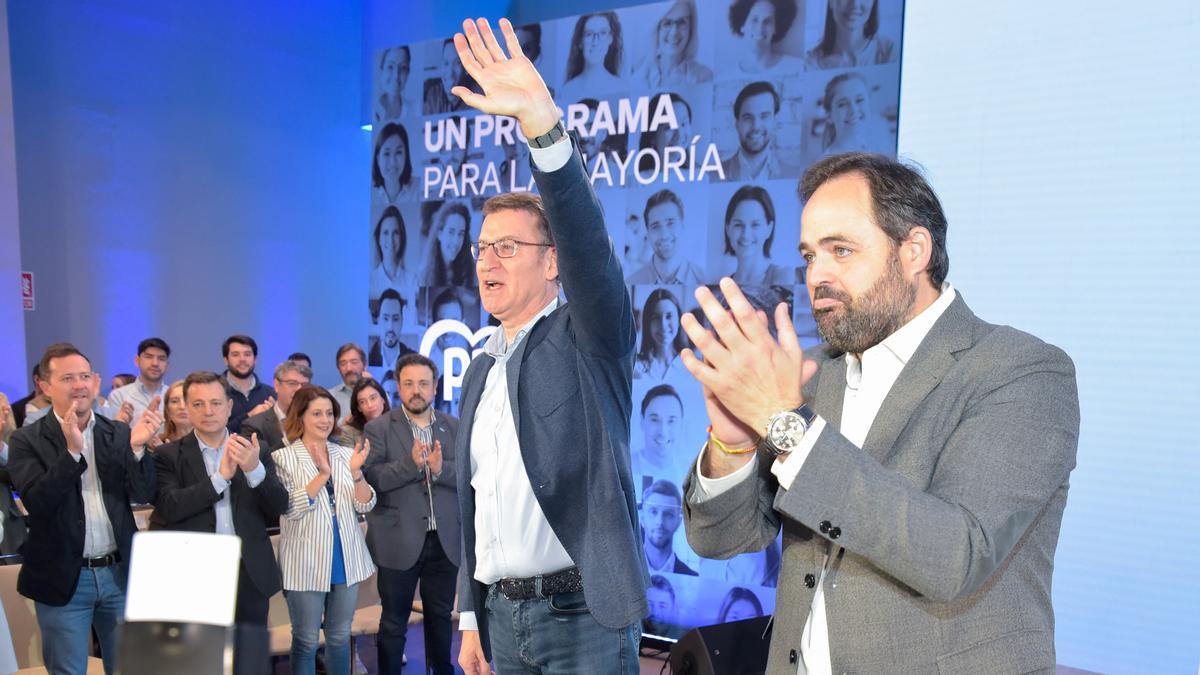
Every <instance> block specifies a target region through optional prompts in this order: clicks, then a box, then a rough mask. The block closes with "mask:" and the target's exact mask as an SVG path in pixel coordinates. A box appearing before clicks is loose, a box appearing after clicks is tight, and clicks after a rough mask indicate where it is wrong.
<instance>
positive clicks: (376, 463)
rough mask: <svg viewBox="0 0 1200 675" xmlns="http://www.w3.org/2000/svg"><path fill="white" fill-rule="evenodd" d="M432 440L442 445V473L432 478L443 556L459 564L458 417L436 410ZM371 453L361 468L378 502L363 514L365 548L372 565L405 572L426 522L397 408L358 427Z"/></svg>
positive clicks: (408, 437) (421, 487) (421, 489)
mask: <svg viewBox="0 0 1200 675" xmlns="http://www.w3.org/2000/svg"><path fill="white" fill-rule="evenodd" d="M435 414H436V415H437V419H436V420H435V421H434V423H433V440H434V441H441V443H442V473H441V475H439V476H438V477H437V478H436V479H435V480H434V481H433V514H434V516H436V517H437V533H438V541H440V542H441V543H442V550H443V551H445V552H446V557H447V558H449V559H450V562H452V563H454V564H455V565H459V566H461V556H462V526H461V524H460V522H459V517H458V462H457V461H456V457H455V447H454V438H455V436H456V435H457V433H458V418H456V417H453V416H451V415H446V414H443V413H440V412H439V413H435ZM363 433H364V435H365V436H366V439H367V440H368V441H370V442H371V452H370V454H368V455H367V463H366V465H365V466H364V467H363V475H365V476H366V477H367V482H368V483H370V484H371V487H373V488H375V494H376V495H378V497H379V501H378V502H377V503H376V504H375V509H374V510H373V511H371V512H370V513H368V514H367V548H368V549H370V551H371V556H372V557H373V558H374V559H375V564H376V565H379V566H380V567H388V568H391V569H394V570H406V569H408V568H410V567H412V566H413V565H415V564H417V558H418V557H419V556H420V555H421V548H422V547H423V546H424V545H425V531H426V529H427V528H428V526H429V495H428V493H427V492H426V490H425V474H424V472H422V471H421V470H419V469H418V468H417V465H416V463H414V462H413V460H412V446H413V435H412V428H411V427H409V425H408V418H407V417H405V416H404V411H403V410H400V409H399V408H396V409H393V410H392V411H391V412H389V413H387V414H386V415H380V416H379V417H376V418H375V419H373V420H371V421H370V422H368V423H367V426H366V428H365V429H364V430H363Z"/></svg>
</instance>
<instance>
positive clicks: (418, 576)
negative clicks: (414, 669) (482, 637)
mask: <svg viewBox="0 0 1200 675" xmlns="http://www.w3.org/2000/svg"><path fill="white" fill-rule="evenodd" d="M378 579H379V598H380V600H382V602H383V613H382V616H381V617H380V620H379V636H378V638H377V640H378V644H379V672H380V673H399V672H400V671H401V670H402V669H403V667H404V665H403V661H404V639H405V635H406V633H407V632H408V615H409V614H411V613H412V603H413V595H414V594H415V593H416V590H417V583H418V582H420V584H421V603H422V605H423V606H424V609H425V618H424V621H423V624H424V628H425V662H426V663H427V664H428V669H429V670H430V671H432V672H433V673H435V674H436V675H443V673H445V674H446V675H450V674H451V673H453V672H454V663H453V662H452V661H451V660H450V638H451V625H450V612H451V610H453V609H454V591H455V586H456V584H457V583H458V566H456V565H455V564H454V563H453V562H451V561H450V559H449V558H447V557H446V552H445V551H443V550H442V543H441V542H440V541H438V536H437V532H428V533H426V535H425V545H424V547H422V549H421V556H420V557H419V558H417V564H415V565H413V566H412V567H411V568H409V569H406V570H396V569H390V568H387V567H382V566H381V567H380V568H379V577H378Z"/></svg>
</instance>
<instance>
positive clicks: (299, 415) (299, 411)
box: [283, 384, 342, 442]
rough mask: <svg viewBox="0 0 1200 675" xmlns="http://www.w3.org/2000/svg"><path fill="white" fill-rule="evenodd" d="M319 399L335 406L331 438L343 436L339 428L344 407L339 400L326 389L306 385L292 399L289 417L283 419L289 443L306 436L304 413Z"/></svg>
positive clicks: (288, 411) (288, 410)
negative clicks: (339, 403)
mask: <svg viewBox="0 0 1200 675" xmlns="http://www.w3.org/2000/svg"><path fill="white" fill-rule="evenodd" d="M319 398H323V399H325V400H326V401H329V404H330V405H332V406H333V429H331V430H330V431H329V437H330V438H337V437H338V436H341V435H342V430H341V429H340V428H338V421H339V420H341V418H342V407H341V406H340V405H338V402H337V399H336V398H334V397H333V394H331V393H329V391H328V390H326V389H325V388H324V387H318V386H316V385H315V384H306V385H304V386H302V387H300V388H299V389H297V390H296V395H295V396H293V397H292V403H291V405H289V406H288V409H287V417H285V418H284V419H283V433H284V435H285V436H287V439H288V441H289V442H295V441H296V439H297V438H300V437H301V436H303V435H304V413H305V412H306V411H307V410H308V405H309V404H310V403H312V402H313V401H315V400H317V399H319Z"/></svg>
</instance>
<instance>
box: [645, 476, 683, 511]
mask: <svg viewBox="0 0 1200 675" xmlns="http://www.w3.org/2000/svg"><path fill="white" fill-rule="evenodd" d="M650 495H666V496H667V497H671V498H673V499H675V501H677V502H679V505H680V506H683V493H682V492H680V491H679V486H678V485H676V484H674V483H672V482H671V481H669V480H663V479H661V478H660V479H658V480H656V481H654V482H653V483H651V484H650V487H648V488H646V489H645V491H643V492H642V501H643V502H645V501H646V498H647V497H649V496H650Z"/></svg>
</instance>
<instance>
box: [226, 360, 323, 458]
mask: <svg viewBox="0 0 1200 675" xmlns="http://www.w3.org/2000/svg"><path fill="white" fill-rule="evenodd" d="M311 381H312V369H310V368H309V367H308V366H305V365H304V364H301V363H297V362H296V361H284V362H283V363H281V364H279V365H278V366H276V367H275V394H276V395H277V396H278V398H277V399H276V400H275V402H274V404H273V405H272V406H271V407H270V408H267V409H266V410H263V411H261V412H259V413H257V414H254V415H251V416H250V417H247V418H246V421H245V422H243V423H242V428H241V429H240V431H239V433H241V435H242V436H251V435H253V434H258V437H259V438H261V439H263V440H264V441H266V443H267V450H270V451H275V450H278V449H279V448H282V447H284V446H285V445H287V442H286V441H285V439H284V432H283V420H284V418H286V417H287V412H288V406H290V405H291V404H292V396H294V395H295V394H296V392H297V391H299V390H300V387H303V386H304V385H306V384H308V383H309V382H311Z"/></svg>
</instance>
